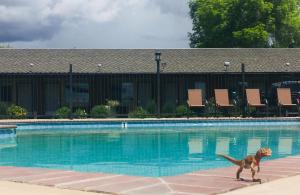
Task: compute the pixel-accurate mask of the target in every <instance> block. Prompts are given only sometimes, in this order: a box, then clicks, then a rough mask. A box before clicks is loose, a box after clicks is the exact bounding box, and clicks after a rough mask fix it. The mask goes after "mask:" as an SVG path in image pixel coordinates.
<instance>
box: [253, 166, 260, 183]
mask: <svg viewBox="0 0 300 195" xmlns="http://www.w3.org/2000/svg"><path fill="white" fill-rule="evenodd" d="M251 172H252V181H253V182H259V183H261V179H255V178H254V176H255V173H256V171H255V169H254V168H253V167H251Z"/></svg>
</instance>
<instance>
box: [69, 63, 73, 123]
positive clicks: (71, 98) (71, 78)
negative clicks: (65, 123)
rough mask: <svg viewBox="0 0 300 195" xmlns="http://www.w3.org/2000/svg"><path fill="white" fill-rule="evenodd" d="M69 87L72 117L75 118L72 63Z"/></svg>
mask: <svg viewBox="0 0 300 195" xmlns="http://www.w3.org/2000/svg"><path fill="white" fill-rule="evenodd" d="M69 88H70V97H69V108H70V110H71V114H70V116H69V117H70V119H72V118H73V114H72V113H73V65H72V64H70V68H69Z"/></svg>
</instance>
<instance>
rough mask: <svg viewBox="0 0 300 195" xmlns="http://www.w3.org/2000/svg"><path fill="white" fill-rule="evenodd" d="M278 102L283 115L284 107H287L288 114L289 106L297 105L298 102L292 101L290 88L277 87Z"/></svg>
mask: <svg viewBox="0 0 300 195" xmlns="http://www.w3.org/2000/svg"><path fill="white" fill-rule="evenodd" d="M277 103H278V107H279V114H280V116H281V113H282V112H281V111H282V108H286V110H285V115H286V116H287V115H288V110H287V109H288V108H291V107H296V106H297V105H296V104H293V103H292V95H291V89H290V88H277Z"/></svg>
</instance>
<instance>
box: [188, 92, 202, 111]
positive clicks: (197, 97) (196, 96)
mask: <svg viewBox="0 0 300 195" xmlns="http://www.w3.org/2000/svg"><path fill="white" fill-rule="evenodd" d="M187 104H188V106H189V107H190V108H202V107H205V105H204V104H203V98H202V90H201V89H189V90H188V100H187Z"/></svg>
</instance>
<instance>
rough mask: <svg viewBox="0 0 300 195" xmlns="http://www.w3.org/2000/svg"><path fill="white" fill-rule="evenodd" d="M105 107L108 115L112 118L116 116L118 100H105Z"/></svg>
mask: <svg viewBox="0 0 300 195" xmlns="http://www.w3.org/2000/svg"><path fill="white" fill-rule="evenodd" d="M106 105H107V106H108V108H109V114H110V115H112V116H114V115H116V113H117V112H116V108H117V107H118V106H120V102H119V101H118V100H106Z"/></svg>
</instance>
